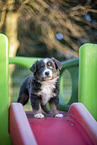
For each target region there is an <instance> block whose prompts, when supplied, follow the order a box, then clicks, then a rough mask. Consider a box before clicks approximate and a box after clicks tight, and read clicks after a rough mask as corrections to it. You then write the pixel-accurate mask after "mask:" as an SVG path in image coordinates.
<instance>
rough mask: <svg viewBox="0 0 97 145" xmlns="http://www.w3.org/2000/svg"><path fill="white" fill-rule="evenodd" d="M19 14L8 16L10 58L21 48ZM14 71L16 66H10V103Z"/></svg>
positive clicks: (7, 32) (7, 31) (7, 33)
mask: <svg viewBox="0 0 97 145" xmlns="http://www.w3.org/2000/svg"><path fill="white" fill-rule="evenodd" d="M18 17H19V13H17V12H15V13H13V12H12V13H11V12H8V13H7V16H6V22H5V25H6V29H5V34H6V36H7V37H8V40H9V57H14V56H16V52H17V49H18V47H19V41H18V40H17V33H18V32H17V30H18V28H17V22H18ZM13 71H14V65H10V66H9V102H10V96H11V95H12V91H11V87H12V81H11V77H12V72H13Z"/></svg>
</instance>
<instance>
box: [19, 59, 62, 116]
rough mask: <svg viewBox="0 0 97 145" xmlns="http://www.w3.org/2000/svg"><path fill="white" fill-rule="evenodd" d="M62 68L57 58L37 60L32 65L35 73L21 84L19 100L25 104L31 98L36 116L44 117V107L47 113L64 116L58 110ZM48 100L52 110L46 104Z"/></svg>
mask: <svg viewBox="0 0 97 145" xmlns="http://www.w3.org/2000/svg"><path fill="white" fill-rule="evenodd" d="M61 68H62V65H61V63H60V62H59V61H58V60H56V59H55V58H51V59H50V58H45V59H42V60H40V61H38V60H37V61H36V62H35V63H34V64H33V65H32V66H31V67H30V70H31V71H32V72H33V74H32V75H30V76H28V77H27V78H26V79H25V80H24V82H23V84H22V85H21V88H20V92H19V97H18V100H17V102H19V103H22V105H25V104H26V103H27V102H28V99H29V98H30V101H31V106H32V109H33V113H34V117H35V118H44V115H43V114H42V111H41V110H42V109H43V110H44V111H45V112H46V113H50V112H52V114H53V116H55V117H63V115H62V114H60V113H59V111H58V104H59V98H58V94H59V70H61ZM48 102H49V105H50V108H51V110H49V109H48V107H47V106H46V104H47V103H48ZM41 107H42V109H41Z"/></svg>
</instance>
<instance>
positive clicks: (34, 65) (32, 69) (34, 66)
mask: <svg viewBox="0 0 97 145" xmlns="http://www.w3.org/2000/svg"><path fill="white" fill-rule="evenodd" d="M37 63H38V60H36V61H35V63H34V64H33V65H32V66H31V67H30V71H32V72H33V73H35V72H36V70H37V68H36V66H37Z"/></svg>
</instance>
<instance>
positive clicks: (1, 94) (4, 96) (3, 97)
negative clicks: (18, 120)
mask: <svg viewBox="0 0 97 145" xmlns="http://www.w3.org/2000/svg"><path fill="white" fill-rule="evenodd" d="M8 78H9V73H8V39H7V37H6V36H5V35H3V34H0V145H9V144H11V140H10V135H9V131H8V105H9V104H8V102H9V100H8V99H9V82H8V81H9V80H8Z"/></svg>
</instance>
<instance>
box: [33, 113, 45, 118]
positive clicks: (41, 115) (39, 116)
mask: <svg viewBox="0 0 97 145" xmlns="http://www.w3.org/2000/svg"><path fill="white" fill-rule="evenodd" d="M34 117H35V118H40V119H41V118H44V115H43V114H42V113H38V114H35V115H34Z"/></svg>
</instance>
